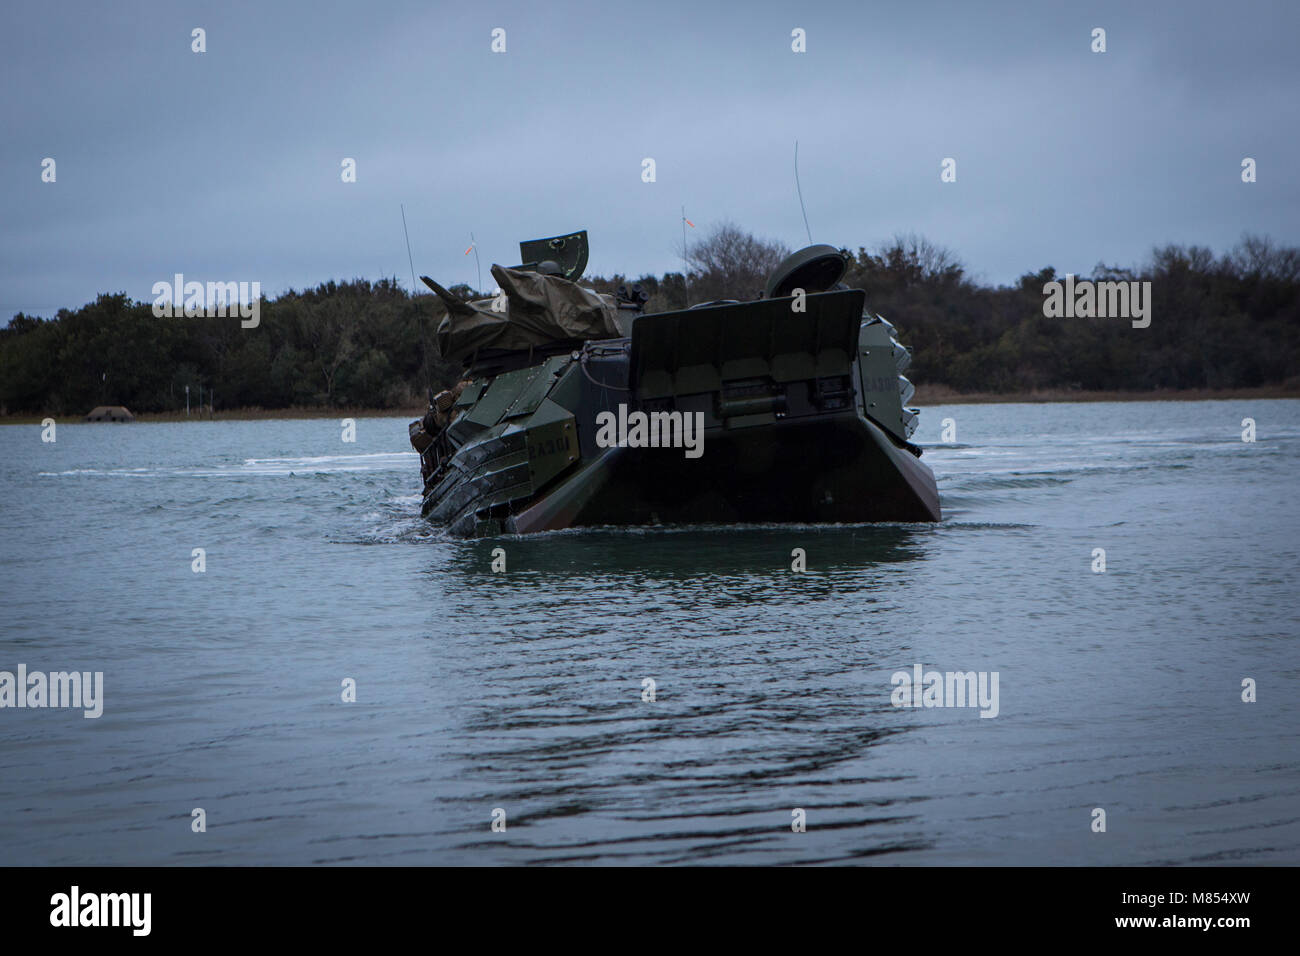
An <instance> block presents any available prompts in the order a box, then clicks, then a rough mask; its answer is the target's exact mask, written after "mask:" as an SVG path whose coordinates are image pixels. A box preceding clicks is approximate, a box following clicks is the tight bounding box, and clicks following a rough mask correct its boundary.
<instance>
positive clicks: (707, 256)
mask: <svg viewBox="0 0 1300 956" xmlns="http://www.w3.org/2000/svg"><path fill="white" fill-rule="evenodd" d="M789 254H790V250H789V248H788V247H787V246H786V245H785V244H784V243H782V242H777V241H773V240H768V239H758V238H756V237H755V236H753V235H751V234H750V233H748V232H745V231H744V230H742V229H741V228H740V227H738V226H737V225H735V224H734V223H731V222H723V223H720V224H719V225H717V226H715V227H714V228H713V230H712V231H711V232H710V233H709V235H708V237H707V238H705V239H704V240H703V241H701V242H698V243H696V244H695V245H693V246H688V248H687V256H686V259H687V262H688V263H689V264H690V270H691V274H690V297H691V300H692V301H693V302H707V301H710V300H712V299H742V300H745V299H756V298H758V297H759V296H760V295H761V294H762V292H763V287H764V286H765V285H766V284H767V277H768V275H770V274H771V272H772V270H773V269H775V268H776V267H777V265H778V264H779V263H780V262H781V260H782V259H784V258H785V257H786V256H788V255H789Z"/></svg>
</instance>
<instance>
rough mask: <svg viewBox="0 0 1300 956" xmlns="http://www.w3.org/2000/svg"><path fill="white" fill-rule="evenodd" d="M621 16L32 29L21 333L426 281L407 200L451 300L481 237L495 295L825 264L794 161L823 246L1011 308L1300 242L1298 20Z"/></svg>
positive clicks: (295, 14)
mask: <svg viewBox="0 0 1300 956" xmlns="http://www.w3.org/2000/svg"><path fill="white" fill-rule="evenodd" d="M619 6H620V5H617V4H610V3H589V4H581V3H579V4H569V5H564V7H563V9H562V10H561V11H560V12H557V11H556V9H555V6H554V5H549V4H518V5H506V4H499V5H493V4H464V3H457V4H442V5H437V4H435V5H431V4H429V3H427V2H421V3H388V4H362V3H335V4H317V3H312V4H307V3H303V4H295V5H292V6H290V5H282V4H275V5H262V4H229V3H221V4H200V3H194V4H175V3H162V2H158V3H151V2H144V3H133V4H125V5H113V6H109V5H102V4H98V3H77V4H59V3H51V4H43V5H24V6H22V7H18V8H11V9H10V10H9V11H7V12H6V14H5V18H6V21H7V23H6V29H5V30H4V31H2V32H0V62H2V63H3V66H2V67H0V68H2V69H3V71H4V81H5V89H6V90H7V91H8V92H7V95H6V97H5V98H4V100H3V103H2V104H0V117H2V119H3V129H4V131H5V135H4V141H3V153H2V154H0V176H2V177H3V183H4V185H3V188H0V222H2V223H3V227H2V228H0V251H2V252H3V257H2V261H3V265H2V266H0V310H3V312H4V313H5V314H6V315H7V314H12V313H13V312H15V311H17V310H19V309H23V310H27V311H32V312H36V313H37V314H51V313H52V312H53V311H54V310H55V309H57V308H59V307H62V306H67V307H75V306H77V305H80V304H81V303H83V302H85V301H87V300H89V299H91V298H93V296H94V295H95V294H96V293H98V292H101V291H126V292H128V293H130V294H131V295H133V296H136V297H137V298H142V299H148V298H150V287H151V286H152V283H153V282H154V281H156V280H158V279H163V278H168V277H170V276H171V274H172V273H174V272H178V271H182V272H185V273H186V274H187V275H191V276H193V277H194V278H200V279H218V278H222V279H226V278H229V279H248V280H253V279H257V280H260V281H261V282H262V284H263V288H264V289H265V290H267V291H268V292H271V293H274V292H277V291H280V290H283V289H285V288H288V287H291V286H292V287H299V288H301V287H303V286H309V285H314V284H316V283H317V282H320V281H323V280H326V279H329V278H351V277H353V276H365V277H369V278H378V277H380V276H383V275H396V276H397V277H398V278H399V279H401V280H402V281H403V282H405V283H409V282H410V269H409V267H408V265H407V259H406V249H405V245H404V242H403V238H402V229H401V217H400V213H399V203H405V204H406V212H407V219H408V222H409V223H410V227H411V242H412V246H413V249H414V252H415V258H416V268H417V270H418V271H422V272H429V273H431V274H433V275H435V276H438V277H440V278H441V279H443V280H444V281H446V282H449V283H454V282H462V281H470V282H473V281H474V280H475V272H474V259H473V256H469V257H466V256H464V255H463V253H464V250H465V247H466V246H467V245H468V241H469V233H470V232H471V231H473V232H474V234H475V236H476V237H477V239H478V242H479V247H480V250H481V252H482V254H483V257H484V260H485V262H484V265H485V266H486V264H487V262H488V261H499V262H503V263H506V264H512V263H513V262H514V261H516V259H517V256H518V250H517V242H518V240H520V239H525V238H531V237H533V236H539V235H549V234H552V233H555V232H562V231H567V230H570V229H574V228H582V227H585V228H587V229H589V230H590V232H591V237H592V244H593V250H592V261H591V266H590V268H591V270H592V271H595V272H601V273H611V272H615V271H621V272H626V273H632V274H640V273H642V272H662V271H665V270H669V269H674V268H680V260H679V258H678V254H677V245H678V244H679V243H680V228H681V224H680V218H679V217H680V209H681V207H682V206H683V205H685V206H686V209H687V215H688V217H690V218H691V219H692V220H693V221H694V222H695V223H696V224H697V225H699V226H700V227H701V228H702V229H707V227H708V226H709V225H711V224H712V223H714V222H717V221H720V220H722V219H732V220H734V221H736V222H738V223H739V224H741V225H742V226H744V227H745V228H748V229H750V230H752V231H754V232H755V233H757V234H759V235H764V236H769V237H773V238H779V239H782V240H784V241H785V242H787V243H788V244H790V245H792V246H797V245H799V244H801V243H802V242H804V241H806V237H805V235H804V231H803V220H802V217H801V215H800V212H799V206H798V200H797V198H796V195H795V189H794V177H793V169H792V159H793V155H792V154H793V146H794V141H795V140H796V139H797V140H799V143H800V147H799V148H800V167H801V169H800V171H801V175H802V180H803V188H804V198H805V200H806V203H807V207H808V218H809V221H810V223H811V226H812V229H813V237H814V239H815V240H817V241H825V242H833V243H837V244H844V245H851V246H856V245H868V246H870V245H872V244H874V243H876V242H878V241H880V240H883V239H885V238H888V237H889V236H891V235H893V234H894V233H897V232H912V231H914V232H920V233H924V234H925V235H927V236H929V237H930V238H931V239H933V240H935V241H937V242H940V243H943V244H945V245H948V246H950V247H951V248H953V249H954V250H955V251H956V252H957V253H958V254H959V255H960V256H961V258H962V259H963V260H964V261H965V263H966V264H967V266H968V268H969V269H970V271H971V272H972V273H974V274H975V275H977V276H979V277H982V278H983V279H985V280H987V281H992V282H1010V281H1013V280H1014V279H1015V277H1016V276H1017V275H1019V274H1020V273H1022V272H1024V271H1028V270H1030V269H1037V268H1041V267H1042V266H1044V265H1048V264H1051V265H1054V266H1056V267H1057V268H1058V269H1059V270H1061V271H1067V270H1068V271H1074V272H1087V271H1089V270H1090V269H1091V268H1092V266H1093V265H1094V264H1095V263H1096V262H1097V261H1099V260H1105V261H1106V262H1109V263H1123V264H1129V263H1134V262H1137V261H1140V260H1141V259H1143V258H1144V257H1145V256H1146V254H1147V253H1148V251H1149V250H1150V247H1151V246H1152V245H1154V244H1157V243H1163V242H1167V241H1178V242H1197V243H1202V244H1208V245H1211V246H1213V247H1215V248H1216V249H1223V248H1225V247H1226V246H1228V245H1230V244H1231V243H1233V242H1234V241H1235V240H1236V239H1237V238H1238V237H1239V236H1240V234H1241V233H1242V232H1243V231H1245V230H1251V231H1257V232H1265V233H1269V234H1271V235H1273V236H1274V237H1275V238H1277V239H1279V240H1283V241H1287V242H1293V243H1294V242H1297V241H1300V234H1298V229H1297V224H1298V223H1300V192H1298V187H1297V185H1296V182H1295V177H1294V170H1295V168H1296V162H1295V160H1296V146H1297V136H1298V135H1300V134H1298V133H1297V130H1300V123H1297V118H1298V117H1297V105H1296V104H1297V103H1300V96H1297V92H1300V83H1297V74H1298V73H1300V66H1297V61H1296V58H1295V57H1294V55H1293V53H1292V50H1291V46H1292V44H1293V43H1294V39H1295V36H1296V34H1297V27H1298V26H1300V14H1297V12H1296V10H1297V8H1296V7H1295V5H1294V4H1291V3H1244V4H1231V5H1229V4H1216V3H1172V2H1170V3H1159V4H1142V5H1140V9H1131V7H1133V6H1136V5H1131V4H1128V3H1102V4H1092V5H1089V6H1088V7H1087V8H1086V9H1085V8H1082V7H1080V6H1079V5H1075V4H1063V5H1060V6H1055V5H1046V4H996V3H995V4H987V5H976V4H968V3H947V4H906V5H901V4H900V5H898V6H897V7H895V8H893V9H885V10H882V9H879V6H880V5H870V6H869V5H866V4H862V3H858V2H852V3H848V2H846V3H825V4H818V5H809V4H795V3H788V2H787V3H737V4H732V5H728V6H727V7H726V8H721V9H720V8H718V6H717V5H712V4H699V3H674V2H657V3H650V4H636V5H631V6H628V7H626V9H619ZM196 26H201V27H203V28H205V29H206V30H207V44H208V52H207V53H204V54H202V55H199V54H194V53H191V52H190V30H191V29H192V28H193V27H196ZM1095 26H1100V27H1104V28H1105V29H1106V30H1107V42H1108V52H1106V53H1105V54H1093V53H1091V52H1090V50H1089V41H1090V31H1091V29H1092V28H1093V27H1095ZM494 27H503V28H505V29H506V31H507V43H508V52H507V53H505V54H504V55H500V54H493V53H491V52H490V50H489V43H490V32H491V30H492V29H493V28H494ZM794 27H801V28H803V29H805V30H806V31H807V37H808V52H807V53H804V54H794V53H792V52H791V51H790V31H791V29H793V28H794ZM45 156H51V157H54V158H55V159H56V161H57V163H58V182H57V183H55V184H53V185H51V184H45V183H42V182H41V181H40V162H41V159H42V158H43V157H45ZM647 156H648V157H653V158H654V159H655V161H656V164H657V176H658V179H657V182H655V183H653V184H647V183H643V182H642V181H641V177H640V173H641V160H642V158H643V157H647ZM948 156H951V157H954V158H956V160H957V163H958V181H957V182H956V183H954V184H943V183H941V182H940V180H939V164H940V161H941V160H942V159H943V158H944V157H948ZM1243 156H1252V157H1254V158H1255V159H1256V160H1257V161H1258V163H1259V182H1257V183H1255V184H1253V185H1245V184H1242V183H1241V181H1240V178H1239V164H1240V161H1241V158H1242V157H1243ZM343 157H354V158H355V159H356V160H357V164H358V182H357V183H355V184H344V183H342V182H340V177H339V172H340V161H341V160H342V158H343ZM697 235H698V233H697Z"/></svg>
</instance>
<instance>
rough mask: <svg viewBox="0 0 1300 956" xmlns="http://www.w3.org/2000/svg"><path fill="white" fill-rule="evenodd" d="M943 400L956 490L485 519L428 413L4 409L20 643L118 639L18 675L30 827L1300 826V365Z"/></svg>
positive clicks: (101, 857)
mask: <svg viewBox="0 0 1300 956" xmlns="http://www.w3.org/2000/svg"><path fill="white" fill-rule="evenodd" d="M1247 417H1249V418H1253V419H1254V420H1255V421H1256V423H1257V429H1258V435H1257V441H1255V442H1254V443H1247V442H1243V441H1242V439H1241V433H1242V425H1241V423H1242V420H1243V419H1244V418H1247ZM944 418H951V419H953V421H954V423H955V428H956V435H955V438H956V440H955V441H953V442H950V443H943V442H941V441H940V428H941V422H942V420H943V419H944ZM917 438H918V439H919V440H920V441H921V443H922V444H923V445H924V446H925V448H926V454H925V458H924V460H925V461H926V462H927V463H928V464H929V465H930V466H931V467H932V468H933V469H934V471H935V473H936V475H937V476H938V480H939V488H940V491H941V494H942V498H943V506H944V515H945V517H944V521H943V522H942V523H941V524H938V525H934V526H923V525H894V526H874V527H872V526H856V527H834V528H826V527H750V528H739V529H737V528H723V527H697V528H689V529H680V530H670V531H663V530H655V531H612V530H609V531H606V530H596V531H570V532H560V533H554V534H546V535H541V536H536V537H531V538H500V539H495V540H480V541H461V540H456V539H450V538H447V537H446V536H444V535H443V534H441V533H440V532H439V531H437V530H436V529H434V528H431V527H430V526H428V525H427V524H425V523H424V522H423V521H422V520H421V519H420V517H419V496H418V490H419V469H418V463H417V459H416V457H415V455H414V454H413V453H411V452H410V450H409V447H408V446H407V444H406V420H405V419H359V420H358V421H357V431H356V441H355V443H344V442H343V441H342V440H341V428H340V426H339V423H338V421H335V420H314V421H259V422H222V421H217V422H194V423H184V424H137V425H125V426H124V425H116V426H114V425H81V424H72V423H68V424H60V425H59V426H58V431H57V441H56V442H54V443H52V444H50V443H43V442H42V441H41V429H40V428H39V427H38V426H10V427H4V428H0V490H2V491H3V494H2V495H0V535H2V537H0V599H2V606H0V670H5V671H10V672H14V671H16V669H17V666H18V665H19V664H24V665H26V668H27V669H28V671H43V672H45V671H64V670H74V669H75V670H79V671H91V672H94V671H102V672H103V675H104V678H103V687H104V690H103V714H102V716H101V717H99V718H98V719H85V718H84V717H83V716H82V712H81V711H80V710H67V709H62V710H61V709H48V708H47V709H27V708H24V709H10V708H6V709H3V710H0V864H5V865H11V864H110V863H111V864H186V863H189V864H198V863H208V864H305V863H367V864H431V863H455V864H507V863H522V862H591V863H620V864H622V863H627V864H641V863H702V862H707V863H763V864H796V863H824V862H866V863H882V864H899V863H904V864H911V863H920V864H952V863H993V864H1164V863H1185V864H1190V863H1274V864H1277V863H1288V864H1297V863H1300V694H1297V678H1298V677H1300V653H1298V650H1300V644H1298V643H1297V642H1298V640H1300V601H1298V600H1297V596H1296V583H1297V570H1298V569H1300V510H1298V509H1297V506H1296V501H1295V493H1296V491H1297V488H1298V487H1300V480H1298V476H1300V402H1296V401H1242V402H1235V401H1234V402H1200V403H1140V404H1058V405H984V406H945V407H933V408H927V409H925V410H924V412H923V414H922V418H921V427H920V430H919V431H918V433H917ZM706 454H707V448H706ZM496 547H504V549H505V552H506V560H507V571H506V572H505V573H503V574H502V573H494V572H493V571H492V570H491V563H492V554H491V552H492V550H493V548H496ZM195 548H202V549H204V551H205V562H206V570H205V571H204V572H203V573H195V571H194V570H193V568H192V564H193V562H194V560H195V559H194V558H193V556H192V554H193V549H195ZM795 548H802V549H804V550H805V551H806V553H807V565H808V567H807V571H806V572H805V573H796V572H794V571H792V570H791V560H792V559H791V552H792V550H793V549H795ZM1097 548H1103V549H1105V561H1106V570H1105V571H1104V573H1097V572H1094V570H1093V566H1094V563H1095V561H1096V559H1095V558H1094V549H1097ZM915 665H922V667H923V669H924V671H930V670H937V671H940V672H949V671H952V672H968V671H975V672H986V673H988V674H989V675H992V674H994V673H996V675H997V678H998V683H997V687H998V713H997V716H996V717H991V718H983V717H981V716H980V711H979V710H978V709H975V708H971V707H929V708H927V707H920V708H913V707H905V708H899V707H895V706H894V705H893V703H892V702H891V693H892V692H893V690H894V685H893V683H892V675H894V674H895V673H896V672H899V671H906V672H909V673H910V672H911V671H912V669H913V667H914V666H915ZM348 678H351V679H353V680H355V682H356V701H355V702H354V703H345V702H344V701H343V700H342V693H343V691H342V686H343V681H344V680H345V679H348ZM646 678H651V679H653V681H654V682H655V683H654V697H655V699H654V700H653V701H648V700H643V693H647V696H648V692H643V681H644V680H645V679H646ZM1246 678H1251V679H1253V680H1254V681H1255V682H1256V684H1257V690H1256V694H1257V700H1256V702H1254V703H1247V702H1243V700H1242V694H1243V686H1242V682H1243V680H1244V679H1246ZM990 679H991V677H990ZM195 808H202V809H203V810H204V812H205V814H206V826H207V829H206V832H203V833H195V832H193V831H192V826H191V819H192V811H193V810H194V809H195ZM497 808H500V809H501V810H503V811H504V812H505V821H506V829H505V831H504V832H493V830H492V828H491V823H492V817H493V811H494V810H495V809H497ZM796 808H799V809H802V810H803V811H804V813H805V815H806V832H794V831H793V830H792V826H791V824H792V820H793V819H794V817H793V816H792V811H793V810H795V809H796ZM1095 808H1101V809H1103V810H1104V811H1105V814H1106V817H1105V824H1106V830H1105V832H1093V821H1094V809H1095Z"/></svg>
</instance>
